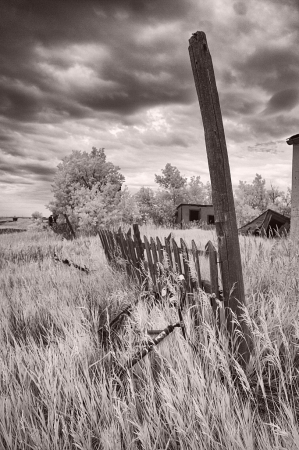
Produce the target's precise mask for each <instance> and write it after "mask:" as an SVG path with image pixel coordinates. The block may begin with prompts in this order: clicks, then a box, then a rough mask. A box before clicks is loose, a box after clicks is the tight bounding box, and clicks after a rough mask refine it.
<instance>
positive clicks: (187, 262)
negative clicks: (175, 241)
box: [180, 238, 192, 292]
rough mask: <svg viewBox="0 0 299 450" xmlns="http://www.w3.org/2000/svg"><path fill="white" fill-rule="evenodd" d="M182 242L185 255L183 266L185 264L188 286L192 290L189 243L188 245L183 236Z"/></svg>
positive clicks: (189, 290)
mask: <svg viewBox="0 0 299 450" xmlns="http://www.w3.org/2000/svg"><path fill="white" fill-rule="evenodd" d="M180 243H181V249H182V256H183V266H184V273H185V280H186V287H187V291H188V292H192V285H191V275H190V262H189V254H188V248H187V245H186V242H185V241H184V239H182V238H181V239H180Z"/></svg>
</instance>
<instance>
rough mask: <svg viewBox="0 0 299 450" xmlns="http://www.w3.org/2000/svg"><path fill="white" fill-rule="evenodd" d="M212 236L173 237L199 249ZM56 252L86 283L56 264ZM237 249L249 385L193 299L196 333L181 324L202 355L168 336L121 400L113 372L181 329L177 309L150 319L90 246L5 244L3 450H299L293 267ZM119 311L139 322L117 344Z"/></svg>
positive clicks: (278, 254) (128, 323)
mask: <svg viewBox="0 0 299 450" xmlns="http://www.w3.org/2000/svg"><path fill="white" fill-rule="evenodd" d="M170 231H171V230H156V229H149V228H148V229H142V230H141V234H142V235H143V234H145V235H147V236H156V235H159V236H160V237H163V236H167V235H168V234H169V232H170ZM208 233H209V236H211V232H207V231H206V232H200V231H198V230H184V231H177V230H176V231H174V236H175V237H181V236H182V237H183V238H184V239H186V241H189V242H191V239H195V241H196V242H197V243H198V244H199V243H201V245H202V248H203V246H204V244H205V243H206V241H207V240H208V239H210V237H208ZM212 238H213V236H212ZM213 239H214V242H216V240H215V237H214V238H213ZM199 247H200V245H199ZM54 249H55V250H56V252H57V253H58V254H59V255H60V256H61V257H63V258H68V259H69V260H72V261H74V262H76V263H77V264H79V265H82V266H83V265H86V266H87V267H89V268H90V269H91V273H90V274H89V275H87V274H85V273H81V272H80V271H77V270H76V269H75V268H70V267H67V266H64V265H63V264H60V263H55V262H54V261H53V259H52V255H53V251H54ZM241 249H242V258H243V266H244V278H245V285H246V293H247V303H248V311H249V315H250V317H251V319H250V320H249V319H248V320H249V323H250V326H251V329H252V332H253V334H254V342H255V351H254V354H253V356H252V359H251V361H250V364H249V366H248V369H247V373H246V374H245V373H244V372H243V371H242V369H241V368H240V367H239V366H238V364H237V362H236V360H235V359H234V357H233V355H231V354H230V352H229V350H228V348H229V345H228V342H227V339H226V337H225V335H223V334H221V336H220V339H219V340H217V339H216V337H215V332H214V326H213V318H212V316H211V311H210V307H209V301H208V299H207V297H206V296H205V294H203V293H198V297H197V304H198V305H199V308H198V314H199V327H198V328H197V329H196V330H194V327H193V325H192V323H193V322H192V320H193V319H192V317H191V311H185V315H184V316H185V320H186V324H187V330H188V334H189V336H190V338H191V339H192V340H193V342H195V343H196V347H197V351H196V352H194V350H193V349H192V348H191V347H190V346H189V345H188V343H187V342H186V341H185V340H184V339H183V337H182V335H181V331H180V330H179V329H176V330H175V331H174V332H173V333H172V334H171V335H170V336H169V337H168V338H167V339H166V340H165V341H163V342H162V344H161V345H160V346H159V347H157V348H156V349H155V351H154V352H153V353H152V354H151V355H150V356H148V357H146V358H145V359H144V360H143V361H142V362H141V363H140V364H138V365H137V366H136V368H135V369H134V370H133V371H131V372H129V373H128V375H127V378H126V383H125V384H124V385H123V386H122V389H121V390H120V391H117V390H116V388H117V384H116V383H115V381H116V379H115V372H114V369H113V368H117V367H119V366H121V365H123V364H124V363H125V361H126V360H127V359H128V358H129V357H130V356H131V355H132V354H133V352H134V350H135V349H136V348H139V347H140V346H141V344H142V342H143V340H144V339H145V338H146V329H148V328H163V327H164V326H166V325H167V324H169V323H170V322H171V323H174V322H175V321H177V312H176V310H175V309H174V308H172V307H170V306H169V305H167V304H164V305H153V306H152V307H151V308H149V307H148V305H147V304H146V302H145V300H144V298H143V297H144V296H142V295H141V293H140V292H138V291H137V290H136V288H135V287H134V286H133V285H130V284H129V283H128V281H127V280H126V278H125V276H124V275H122V274H119V273H117V274H116V273H113V271H112V270H111V269H110V268H109V266H108V265H107V263H106V261H105V257H104V255H103V252H102V249H101V245H100V241H99V239H98V238H90V239H83V238H82V239H79V240H77V241H74V242H65V241H64V242H62V241H61V240H60V239H59V238H57V237H56V236H54V235H52V233H51V232H48V233H38V234H36V233H33V232H27V233H20V234H17V235H3V236H0V264H1V268H0V269H1V272H0V298H1V301H0V308H1V310H0V314H1V319H0V335H1V341H2V345H1V347H0V365H1V373H0V396H1V398H0V448H4V449H28V450H29V449H51V450H52V449H84V450H85V449H105V450H106V449H113V450H118V449H135V448H136V449H150V450H152V449H156V450H160V449H167V450H170V449H190V450H191V449H197V448H198V449H213V450H214V449H215V450H216V449H217V450H218V449H219V450H220V449H244V450H245V449H246V450H247V449H269V450H270V449H277V450H278V449H288V450H291V449H297V448H298V447H299V433H298V432H299V427H298V388H299V386H298V369H299V357H298V342H299V341H298V338H299V326H298V309H299V303H298V300H297V299H298V290H299V274H298V255H294V254H291V253H290V251H289V245H288V242H287V241H274V240H273V241H265V240H262V239H258V238H241ZM127 304H132V305H134V311H133V314H132V316H131V317H129V318H127V319H126V320H125V322H124V324H123V327H122V328H121V329H120V330H118V338H116V336H115V335H114V334H113V330H106V333H105V334H104V335H103V333H102V330H101V327H103V326H104V324H105V323H106V322H107V319H108V320H109V318H111V317H114V315H115V314H116V313H117V312H118V311H120V310H121V309H122V308H123V307H124V306H125V305H127ZM109 331H110V333H109ZM103 336H105V342H103ZM107 336H108V340H107ZM104 344H105V345H104Z"/></svg>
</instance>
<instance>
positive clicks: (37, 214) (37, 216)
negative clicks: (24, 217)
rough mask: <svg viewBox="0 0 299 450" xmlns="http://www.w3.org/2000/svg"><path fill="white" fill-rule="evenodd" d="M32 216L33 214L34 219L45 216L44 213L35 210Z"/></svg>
mask: <svg viewBox="0 0 299 450" xmlns="http://www.w3.org/2000/svg"><path fill="white" fill-rule="evenodd" d="M31 216H32V219H35V220H37V219H42V218H43V215H42V213H40V212H38V211H35V212H34V213H32V214H31Z"/></svg>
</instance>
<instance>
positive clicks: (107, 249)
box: [102, 230, 113, 262]
mask: <svg viewBox="0 0 299 450" xmlns="http://www.w3.org/2000/svg"><path fill="white" fill-rule="evenodd" d="M102 237H103V241H104V246H105V248H106V252H107V258H108V261H111V262H112V261H113V258H112V253H111V249H110V246H109V241H108V238H107V234H106V231H105V230H103V231H102Z"/></svg>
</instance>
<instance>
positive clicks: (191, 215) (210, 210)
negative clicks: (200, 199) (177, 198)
mask: <svg viewBox="0 0 299 450" xmlns="http://www.w3.org/2000/svg"><path fill="white" fill-rule="evenodd" d="M190 222H203V223H206V224H208V225H212V224H214V223H215V217H214V207H213V205H198V204H195V203H181V204H180V205H178V206H177V208H176V223H179V224H181V226H183V224H187V223H190Z"/></svg>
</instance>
